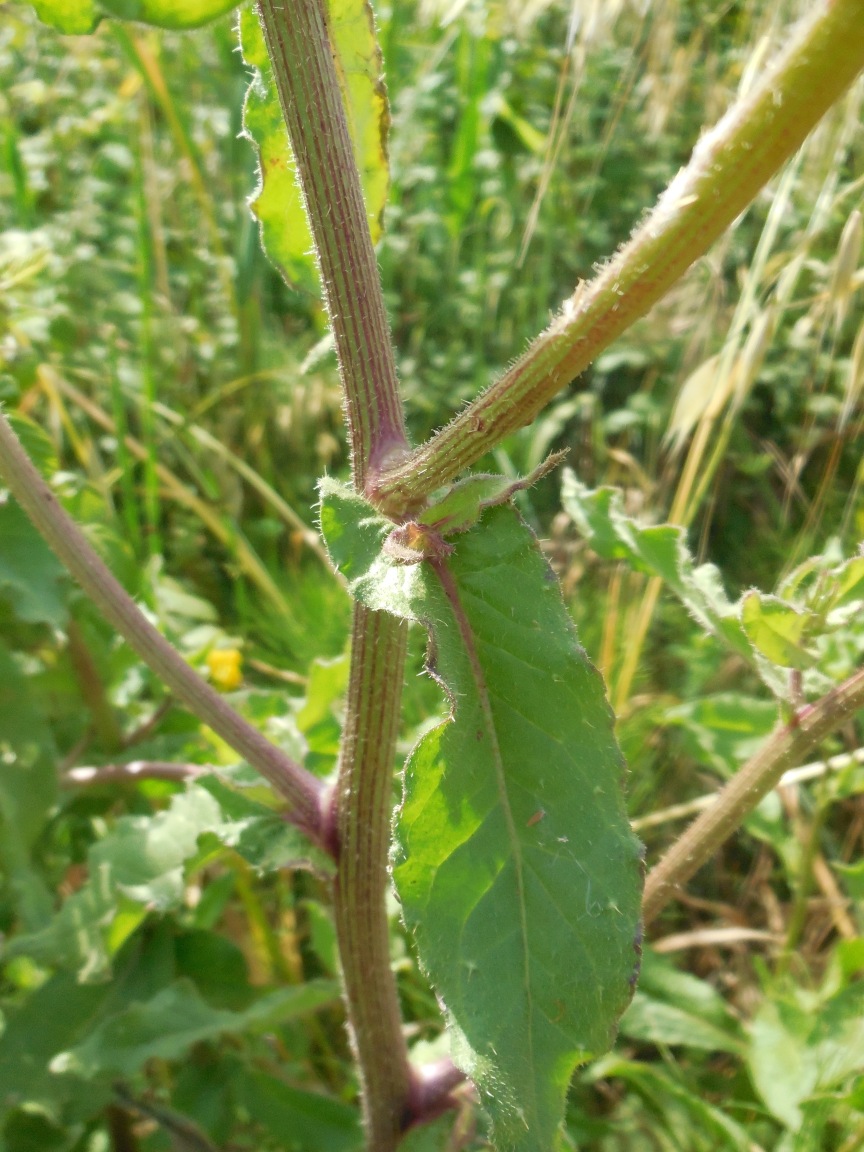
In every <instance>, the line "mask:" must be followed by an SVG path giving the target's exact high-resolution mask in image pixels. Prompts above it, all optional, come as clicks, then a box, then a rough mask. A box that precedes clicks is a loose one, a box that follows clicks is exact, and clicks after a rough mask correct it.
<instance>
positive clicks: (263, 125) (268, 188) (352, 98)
mask: <svg viewBox="0 0 864 1152" xmlns="http://www.w3.org/2000/svg"><path fill="white" fill-rule="evenodd" d="M325 7H326V9H327V15H328V27H329V30H330V35H331V37H332V43H333V54H334V61H335V63H336V71H337V76H338V78H339V85H340V89H341V92H342V99H343V102H344V104H345V112H346V116H347V119H348V129H349V132H350V135H351V141H352V144H353V146H354V159H355V160H356V162H357V168H358V170H359V172H360V180H361V184H362V187H363V196H364V199H365V201H366V210H367V215H368V219H369V227H370V230H371V232H372V241H373V243H376V242H377V241H378V240H379V239H380V236H381V229H382V220H383V214H384V206H385V204H386V201H387V192H388V189H389V185H390V168H389V162H388V158H387V144H386V141H387V132H388V129H389V125H390V109H389V105H388V102H387V94H386V90H385V88H384V83H383V79H382V77H383V64H382V60H381V53H380V50H379V48H378V42H377V39H376V36H375V25H374V22H373V17H372V9H371V8H370V6H369V4H368V0H327V3H326V5H325ZM240 45H241V50H242V53H243V60H244V62H245V63H246V64H247V65H249V66H250V67H252V68H254V69H255V75H254V77H253V79H252V83H251V84H250V86H249V91H248V93H247V95H246V103H245V105H244V108H243V126H244V129H245V131H246V134H247V135H248V136H249V138H250V139H251V140H252V142H253V143H254V145H255V148H256V151H257V152H258V163H259V184H258V188H257V190H256V191H255V194H254V195H253V197H252V199H251V201H250V207H251V208H252V211H253V213H254V214H255V216H256V218H257V219H258V221H259V223H260V225H261V243H262V245H263V248H264V251H265V252H266V253H267V255H268V257H269V258H270V259H271V260H272V261H273V263H274V264H275V265H276V267H277V268H278V269H279V270H280V272H281V273H282V275H283V276H284V277H285V279H286V280H287V281H288V283H289V284H293V285H295V286H296V287H298V288H301V289H303V290H305V291H307V292H311V293H314V294H315V295H317V294H318V293H319V292H320V287H319V279H318V269H317V265H316V262H315V254H314V245H313V243H312V235H311V233H310V231H309V223H308V220H307V218H306V210H305V208H304V206H303V198H302V196H301V193H300V185H299V183H298V180H297V175H296V168H295V164H294V156H293V153H292V151H291V145H290V143H289V140H288V132H287V129H286V127H285V122H284V120H283V118H282V109H281V107H280V104H279V97H278V94H277V92H276V88H275V85H274V84H273V82H272V77H271V72H270V61H269V58H268V55H267V48H266V45H265V43H264V34H263V32H262V30H261V25H260V24H259V22H258V16H257V14H256V13H255V10H254V9H253V8H252V7H248V6H247V7H244V8H243V9H241V12H240Z"/></svg>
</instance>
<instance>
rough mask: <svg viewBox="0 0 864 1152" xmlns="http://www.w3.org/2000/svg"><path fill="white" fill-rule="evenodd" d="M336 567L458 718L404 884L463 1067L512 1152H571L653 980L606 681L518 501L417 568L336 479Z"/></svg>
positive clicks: (434, 752)
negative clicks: (571, 1111)
mask: <svg viewBox="0 0 864 1152" xmlns="http://www.w3.org/2000/svg"><path fill="white" fill-rule="evenodd" d="M321 491H322V507H321V524H322V529H323V531H324V535H325V539H326V540H327V545H328V548H329V549H330V553H331V556H332V557H333V559H334V561H335V563H336V564H337V565H338V567H339V568H340V569H341V570H342V572H343V573H344V574H345V575H346V577H347V578H348V580H349V584H350V588H351V590H352V592H353V594H354V595H355V596H357V597H358V598H359V599H360V600H362V601H363V602H364V603H366V604H367V605H368V606H369V607H370V608H373V609H380V610H386V611H390V612H392V613H394V614H396V615H399V616H402V617H405V618H408V619H412V620H419V621H421V622H422V623H424V624H425V625H426V627H427V628H428V629H429V631H430V634H431V639H432V643H431V646H430V667H431V669H432V671H433V673H434V675H436V676H437V677H438V678H439V679H440V680H441V682H442V683H443V684H444V686H445V687H446V690H447V692H448V695H449V697H450V701H451V705H452V709H453V711H452V714H451V717H450V718H449V719H448V720H447V721H445V722H444V723H443V724H441V725H439V726H438V727H437V728H435V729H434V730H433V731H431V732H429V733H428V734H427V735H426V736H424V737H423V738H422V739H421V741H420V743H419V744H418V745H417V747H416V748H415V749H414V751H413V752H412V754H411V756H410V758H409V760H408V764H407V767H406V773H405V796H404V802H403V805H402V809H401V811H400V814H399V817H398V821H397V827H396V848H395V858H394V878H395V881H396V886H397V889H398V892H399V895H400V897H401V900H402V906H403V911H404V915H405V919H406V921H407V922H408V924H409V925H410V926H411V928H412V930H413V931H414V934H415V936H416V940H417V948H418V952H419V955H420V958H421V961H422V963H423V965H424V967H425V968H426V970H427V972H428V974H429V977H430V979H431V981H432V983H433V984H434V986H435V988H436V991H437V992H438V994H439V996H440V997H441V999H442V1001H443V1003H444V1006H445V1010H446V1013H447V1016H448V1020H449V1024H450V1027H451V1036H452V1041H453V1052H454V1057H455V1059H456V1061H457V1062H458V1064H459V1065H460V1066H461V1067H462V1068H463V1069H464V1070H465V1071H466V1072H467V1073H468V1074H469V1075H470V1076H471V1078H472V1079H473V1080H474V1081H475V1083H476V1084H477V1086H478V1088H479V1089H480V1091H481V1093H482V1095H483V1098H484V1101H485V1103H486V1104H487V1106H488V1109H489V1111H490V1113H491V1115H492V1118H493V1122H494V1124H495V1130H496V1139H497V1145H496V1146H497V1147H499V1148H501V1149H520V1150H524V1152H528V1150H531V1152H548V1150H549V1149H550V1148H552V1147H554V1145H555V1139H556V1132H557V1129H558V1124H559V1122H560V1120H561V1117H562V1114H563V1107H564V1095H565V1092H566V1090H567V1085H568V1083H569V1079H570V1076H571V1073H572V1071H573V1069H574V1067H575V1065H576V1064H577V1063H578V1062H579V1061H581V1060H586V1059H587V1058H588V1057H589V1056H591V1055H593V1054H596V1053H599V1052H603V1051H605V1050H606V1049H607V1048H608V1047H609V1045H610V1044H611V1042H612V1039H613V1036H614V1031H615V1024H616V1021H617V1019H618V1017H619V1016H620V1015H621V1013H622V1011H623V1010H624V1008H625V1007H626V1005H627V1003H628V1001H629V1000H630V996H631V993H632V987H633V983H634V982H635V977H636V971H637V951H638V936H639V903H640V890H641V883H640V871H641V867H640V862H639V846H638V843H637V841H636V840H635V839H634V837H633V835H632V834H631V832H630V827H629V824H628V822H627V819H626V816H625V814H624V808H623V802H622V795H621V782H622V775H623V763H622V759H621V755H620V752H619V751H618V747H617V744H616V742H615V738H614V736H613V732H612V715H611V712H610V709H609V707H608V704H607V702H606V697H605V692H604V687H603V683H602V680H601V679H600V676H599V675H598V673H597V672H596V670H595V669H594V668H593V667H592V665H591V664H590V662H589V661H588V659H587V657H586V655H585V653H584V651H583V650H582V648H581V647H580V646H579V644H578V642H577V640H576V635H575V632H574V628H573V624H572V622H571V620H570V618H569V616H568V614H567V612H566V609H565V607H564V604H563V601H562V597H561V592H560V589H559V587H558V584H557V581H556V580H555V577H554V575H553V574H552V572H551V571H550V569H549V567H548V565H547V564H546V562H545V561H544V559H543V557H542V555H541V553H540V551H539V548H538V546H537V542H536V540H535V538H534V536H533V534H532V533H531V531H530V530H529V529H528V528H527V527H526V525H525V524H524V523H523V522H522V520H521V519H520V518H519V516H518V515H517V513H516V512H515V510H514V509H513V508H512V507H510V506H501V507H498V508H494V509H491V510H490V511H488V512H487V513H486V514H485V515H484V516H483V519H482V522H481V524H480V525H479V526H478V527H477V528H476V529H474V530H471V531H468V532H466V533H464V534H463V535H460V536H458V537H454V541H453V543H454V551H453V552H452V555H449V556H447V558H446V559H439V560H433V561H431V562H430V561H426V562H424V563H415V564H400V563H399V562H398V560H397V559H394V558H393V557H392V556H391V555H390V554H388V553H387V552H385V551H383V550H382V549H383V546H384V543H385V541H386V539H387V537H388V535H389V534H390V531H391V529H392V528H393V525H392V524H391V523H390V522H389V521H387V520H386V519H384V518H382V517H380V516H379V515H377V514H376V513H375V512H374V511H373V510H372V509H371V508H370V507H369V506H368V505H366V504H365V503H364V502H363V501H362V500H360V499H359V498H358V497H356V496H355V495H354V494H353V493H352V492H351V491H350V490H348V489H345V488H343V487H342V486H340V485H337V484H335V482H333V481H324V482H323V483H322V487H321Z"/></svg>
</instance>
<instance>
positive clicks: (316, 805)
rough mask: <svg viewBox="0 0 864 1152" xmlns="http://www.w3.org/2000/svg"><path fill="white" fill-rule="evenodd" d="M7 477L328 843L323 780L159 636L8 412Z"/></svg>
mask: <svg viewBox="0 0 864 1152" xmlns="http://www.w3.org/2000/svg"><path fill="white" fill-rule="evenodd" d="M0 475H2V476H3V478H4V479H5V481H6V483H7V484H8V485H9V488H10V489H11V491H12V494H13V496H14V497H15V498H16V500H18V502H19V504H20V505H21V507H22V508H23V509H24V511H25V512H26V513H27V515H28V516H29V517H30V519H31V520H32V521H33V523H34V524H35V525H36V527H37V528H38V530H39V532H40V533H41V534H42V536H44V538H45V540H46V541H47V543H48V544H49V545H50V547H51V549H52V550H53V551H54V552H55V553H56V555H57V556H59V558H60V559H61V560H62V561H63V563H64V564H65V565H66V567H67V568H68V569H69V571H70V572H71V573H72V575H73V576H74V578H75V579H76V580H77V582H78V583H79V584H80V585H81V587H82V588H83V589H84V591H85V592H86V593H87V595H88V596H89V597H90V598H91V600H92V601H93V602H94V604H96V606H97V607H98V608H99V609H100V611H101V612H102V613H103V614H104V616H105V618H106V620H108V622H109V623H110V624H112V625H113V627H114V628H116V629H117V631H118V632H119V633H120V635H121V636H122V637H123V638H124V640H126V642H127V643H128V644H129V646H130V647H131V648H132V649H134V651H135V652H137V654H138V655H139V656H140V657H141V659H142V660H143V661H144V663H145V664H147V666H148V667H149V668H152V670H153V671H154V672H155V673H156V675H157V676H159V677H161V679H162V680H164V682H165V683H166V684H167V685H168V687H169V688H170V689H171V691H172V692H173V693H174V694H175V695H176V696H177V698H178V700H181V701H182V702H183V703H184V704H185V705H186V707H187V708H189V710H190V711H191V712H193V713H194V714H195V715H196V716H198V717H199V719H201V720H203V721H204V723H205V724H209V725H210V727H211V728H212V729H213V731H214V732H216V733H218V735H219V736H221V737H222V739H223V740H225V741H226V742H227V743H228V744H230V746H231V747H232V748H234V749H235V751H237V752H239V753H240V755H241V756H243V757H244V758H245V759H246V760H248V762H249V763H250V764H251V765H252V767H253V768H255V769H257V771H259V772H260V773H261V775H262V776H265V777H266V778H267V779H268V780H269V781H270V783H271V784H272V785H273V787H274V788H275V789H276V790H277V792H278V793H279V794H280V795H281V796H284V798H285V799H286V800H287V801H288V802H289V804H290V805H291V808H292V813H291V817H292V819H293V820H294V822H295V823H296V824H297V825H298V826H299V827H300V828H302V829H303V830H304V831H305V832H307V833H308V834H309V835H310V836H311V837H312V838H313V839H316V840H317V839H320V838H321V829H322V812H321V806H322V800H323V794H324V789H323V786H322V784H321V782H320V781H319V780H318V779H317V778H316V777H315V776H313V775H312V774H311V772H307V771H306V769H305V768H303V767H301V765H299V764H295V763H294V761H293V760H291V759H289V758H288V757H287V756H286V755H285V754H284V753H283V752H281V751H280V750H279V749H278V748H276V747H275V746H274V745H272V744H271V743H270V742H269V740H267V739H266V738H265V737H264V736H262V734H261V733H260V732H259V731H258V730H257V729H256V728H253V727H252V725H251V724H249V723H247V721H245V720H244V719H243V717H242V716H240V715H238V713H237V712H235V711H234V709H233V708H232V707H231V706H230V705H229V704H228V703H227V701H225V700H224V699H223V698H222V697H221V696H220V695H219V694H218V692H215V691H214V690H213V689H212V688H211V687H210V685H209V684H208V683H207V682H206V681H205V680H203V679H202V678H201V677H200V676H199V675H198V673H197V672H195V670H194V669H193V668H190V666H189V665H188V664H187V663H186V661H185V660H184V659H183V657H182V656H181V655H180V654H179V652H177V650H176V649H175V648H173V647H172V646H171V645H170V644H169V643H168V641H167V640H166V639H165V637H164V636H163V635H162V634H161V633H160V632H158V631H157V630H156V629H155V628H154V627H153V625H152V624H151V623H150V621H149V620H148V619H147V617H146V616H145V615H144V613H143V612H142V611H141V609H140V608H139V607H138V605H137V604H136V603H135V601H134V600H133V599H132V597H131V596H130V595H129V594H128V593H127V592H126V590H125V589H124V588H123V587H121V585H120V584H119V583H118V581H117V580H116V579H115V578H114V576H113V575H112V574H111V572H110V571H109V570H108V568H107V567H106V566H105V564H103V562H102V560H101V559H100V558H99V556H98V555H97V553H96V552H95V551H94V549H93V547H92V545H91V544H90V543H89V542H88V541H87V539H86V537H85V536H84V534H83V533H82V531H81V529H80V528H79V527H78V526H77V525H76V524H75V523H74V522H73V521H72V520H71V519H70V517H69V516H67V515H66V513H65V512H64V510H63V509H62V508H61V507H60V505H59V503H58V502H57V498H56V497H55V495H54V493H53V492H52V491H51V489H50V488H49V487H48V485H47V484H46V483H45V481H44V480H43V479H42V477H41V476H40V475H39V473H38V472H37V471H36V469H35V468H34V466H33V465H32V464H31V462H30V460H29V459H28V457H27V454H26V453H25V451H24V449H23V448H22V447H21V444H20V443H19V441H18V438H17V436H16V435H15V433H14V432H13V431H12V428H11V427H10V425H9V422H8V421H7V420H6V417H5V416H3V414H2V413H0Z"/></svg>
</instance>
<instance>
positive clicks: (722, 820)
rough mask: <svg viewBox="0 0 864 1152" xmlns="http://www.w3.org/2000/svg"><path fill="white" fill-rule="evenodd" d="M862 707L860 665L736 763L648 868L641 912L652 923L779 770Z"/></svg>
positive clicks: (863, 685)
mask: <svg viewBox="0 0 864 1152" xmlns="http://www.w3.org/2000/svg"><path fill="white" fill-rule="evenodd" d="M860 708H864V668H862V669H860V670H859V671H858V672H856V673H855V674H854V676H850V677H849V679H848V680H845V681H844V682H843V683H842V684H839V685H838V686H837V687H836V688H834V689H832V691H831V692H829V693H828V694H827V695H826V696H823V697H822V699H821V700H817V701H816V703H815V704H811V705H809V706H808V707H806V708H802V709H801V710H800V711H798V712H797V713H796V714H795V715H794V716H793V717H792V719H791V720H790V721H789V723H788V724H786V725H784V726H783V727H782V728H780V729H778V730H777V731H776V732H775V733H774V735H773V736H771V737H769V738H768V740H767V742H766V743H765V744H764V745H763V747H762V748H760V750H759V751H758V752H757V753H756V755H755V756H753V757H751V759H750V760H748V761H747V763H746V764H745V765H744V766H743V768H741V769H739V771H738V772H737V773H736V774H735V776H733V778H732V779H731V780H730V781H729V783H728V784H727V785H726V787H725V788H724V789H723V790H722V791H721V792H720V794H719V796H718V797H717V800H716V802H715V803H714V804H712V805H711V807H710V808H709V809H707V811H705V812H703V813H702V815H701V816H700V817H699V818H698V819H696V820H694V821H693V823H692V824H691V825H690V827H689V828H688V829H687V831H686V832H685V833H684V834H683V835H682V836H681V837H680V838H679V839H678V840H676V841H675V843H674V844H673V845H672V847H671V848H670V849H669V851H668V852H667V853H666V855H665V856H664V857H663V859H662V860H661V861H660V863H659V864H657V865H655V867H654V868H652V869H651V871H650V872H649V873H648V879H647V881H646V883H645V895H644V898H643V901H642V916H643V918H644V921H645V923H646V924H648V923H650V921H652V920H653V919H654V918H655V917H656V916H657V915H659V913H660V912H662V910H663V909H664V908H665V907H666V905H667V904H668V903H669V901H670V900H672V899H674V897H675V891H676V889H677V888H679V887H680V886H681V885H682V884H686V882H687V881H688V880H689V879H690V877H691V876H693V875H694V873H696V872H697V871H698V870H699V869H700V868H701V867H702V865H703V864H704V863H706V861H707V860H708V859H709V857H710V856H712V855H713V854H714V852H716V850H717V849H718V848H719V847H720V845H721V844H722V843H723V841H724V840H726V839H728V837H729V836H731V835H732V834H733V833H734V832H735V831H737V829H738V828H740V826H741V824H742V823H743V821H744V819H745V817H746V816H748V815H749V814H750V813H751V812H752V811H753V809H754V808H755V807H756V805H757V804H758V803H759V801H760V800H761V799H762V797H763V796H766V795H767V794H768V793H769V792H770V791H771V790H772V789H773V788H774V787H776V785H777V783H778V781H779V780H780V777H781V776H782V775H783V773H784V772H785V771H786V770H787V769H788V768H791V767H792V766H793V765H795V764H798V763H800V762H801V759H802V758H803V757H804V756H806V755H807V753H808V752H810V751H811V750H812V749H813V748H814V747H815V746H816V745H817V744H818V743H819V742H820V740H824V739H825V737H826V736H828V735H829V734H830V733H831V732H833V731H834V730H835V729H837V728H839V727H840V725H842V724H844V723H846V721H847V720H848V719H849V718H850V716H852V715H853V714H854V713H855V712H856V711H858V709H860Z"/></svg>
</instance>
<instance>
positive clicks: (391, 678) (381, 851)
mask: <svg viewBox="0 0 864 1152" xmlns="http://www.w3.org/2000/svg"><path fill="white" fill-rule="evenodd" d="M258 10H259V12H260V15H261V22H262V25H263V28H264V36H265V40H266V43H267V50H268V53H269V55H270V60H271V63H272V66H273V74H274V79H275V81H276V87H277V89H278V92H279V99H280V102H281V105H282V111H283V114H284V116H285V122H286V124H287V126H288V134H289V137H290V140H291V147H292V149H293V152H294V158H295V162H296V165H297V174H298V176H299V179H300V185H301V188H302V191H303V197H304V201H305V204H306V210H307V213H308V216H309V224H310V229H311V232H312V236H313V239H314V242H315V249H316V252H317V255H318V261H319V266H320V269H321V279H322V283H323V286H324V295H325V300H326V303H327V308H328V311H329V314H330V321H331V323H332V326H333V334H334V339H335V342H336V352H337V356H338V360H339V371H340V375H341V378H342V386H343V389H344V394H345V413H346V420H347V425H348V436H349V441H350V445H351V458H352V466H353V473H354V485H355V488H356V489H357V491H358V492H364V493H365V494H366V495H367V496H369V497H370V498H374V497H375V493H376V487H377V481H378V476H379V475H380V472H381V471H382V469H383V468H384V467H386V466H387V465H388V464H392V463H393V462H394V461H395V460H398V459H400V458H401V457H402V456H404V455H405V454H406V452H407V449H408V442H407V438H406V435H405V423H404V415H403V411H402V402H401V399H400V397H399V391H398V385H397V381H396V367H395V360H394V356H393V348H392V345H391V342H390V333H389V327H388V324H387V315H386V312H385V309H384V297H383V293H382V290H381V283H380V279H379V276H378V265H377V263H376V261H375V253H374V250H373V247H372V238H371V235H370V232H369V224H368V219H367V215H366V208H365V205H364V203H363V194H362V191H361V187H360V176H359V173H358V171H357V165H356V162H355V159H354V153H353V149H352V146H351V139H350V135H349V133H348V126H347V121H346V117H345V109H344V106H343V103H342V96H341V93H340V90H339V83H338V80H337V76H336V68H335V66H334V59H333V48H332V45H331V42H330V38H329V33H328V28H327V21H326V18H325V13H324V8H323V4H322V0H295V2H294V3H292V4H290V5H286V4H282V3H277V2H276V0H258ZM406 637H407V630H406V627H405V625H404V624H403V623H402V622H400V621H398V620H396V619H395V618H393V617H391V616H388V615H386V614H383V613H377V612H371V611H369V610H368V609H366V608H364V607H362V606H361V605H359V604H355V606H354V618H353V629H352V640H351V671H350V676H349V683H348V701H347V713H346V719H345V729H344V732H343V738H342V747H341V752H340V760H339V781H338V786H337V792H336V796H335V797H334V805H335V811H334V813H333V827H334V829H335V832H336V835H337V838H338V839H337V842H338V845H339V850H338V851H339V854H338V868H337V875H336V882H335V885H334V897H333V903H334V916H335V921H336V932H337V939H338V943H339V955H340V959H341V963H342V976H343V981H344V986H345V998H346V1002H347V1009H348V1023H349V1027H350V1032H351V1040H352V1044H353V1047H354V1051H355V1054H356V1057H357V1062H358V1066H359V1071H360V1081H361V1087H362V1094H363V1113H364V1120H365V1125H366V1139H367V1142H368V1147H369V1148H370V1149H374V1152H391V1150H392V1149H395V1148H396V1145H397V1144H398V1142H399V1138H400V1135H401V1133H402V1130H403V1128H404V1126H405V1124H406V1123H407V1121H408V1119H409V1117H410V1108H411V1091H412V1074H411V1069H410V1065H409V1063H408V1054H407V1048H406V1045H405V1040H404V1036H403V1033H402V1020H401V1014H400V1010H399V1001H398V995H397V990H396V984H395V980H394V977H393V972H392V970H391V968H390V932H389V925H388V922H387V905H386V895H387V884H388V874H387V857H388V851H389V846H390V820H391V815H392V807H393V797H392V788H393V762H394V755H395V744H396V734H397V730H398V725H399V713H400V703H401V696H402V679H403V669H404V662H405V649H406Z"/></svg>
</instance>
